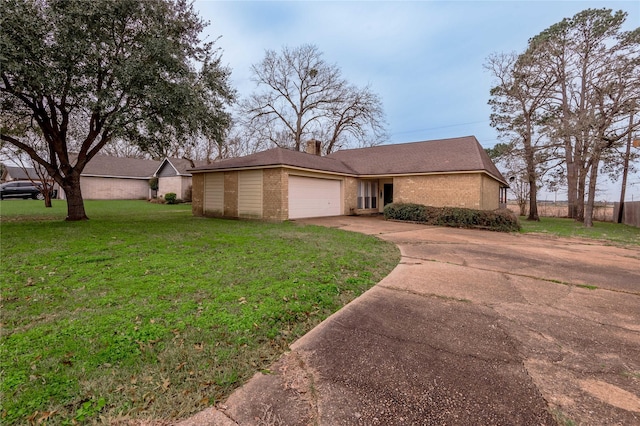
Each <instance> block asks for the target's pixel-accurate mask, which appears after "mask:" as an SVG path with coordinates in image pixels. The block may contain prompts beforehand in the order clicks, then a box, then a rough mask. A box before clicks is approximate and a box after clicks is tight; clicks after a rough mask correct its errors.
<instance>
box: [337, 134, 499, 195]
mask: <svg viewBox="0 0 640 426" xmlns="http://www.w3.org/2000/svg"><path fill="white" fill-rule="evenodd" d="M327 157H329V158H335V159H338V160H341V161H343V162H345V163H347V164H350V165H351V166H352V167H353V168H355V169H356V171H357V173H358V174H359V175H393V174H396V175H397V174H415V173H442V172H462V171H480V170H483V171H486V172H487V173H489V174H491V175H492V176H494V177H495V178H496V179H498V180H500V181H503V182H504V183H506V181H505V179H504V177H503V176H502V174H501V173H500V171H499V170H498V168H497V167H496V165H495V164H494V163H493V161H491V158H489V155H488V154H487V153H486V152H485V150H484V149H483V148H482V146H481V145H480V143H479V142H478V140H477V139H476V138H475V137H474V136H465V137H461V138H452V139H440V140H433V141H423V142H411V143H402V144H394V145H380V146H373V147H369V148H360V149H347V150H342V151H337V152H334V153H332V154H329V155H328V156H327Z"/></svg>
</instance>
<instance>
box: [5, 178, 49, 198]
mask: <svg viewBox="0 0 640 426" xmlns="http://www.w3.org/2000/svg"><path fill="white" fill-rule="evenodd" d="M55 192H56V191H53V193H52V194H51V195H52V198H55ZM5 198H33V199H34V200H44V194H43V193H42V185H41V184H38V183H36V184H34V183H33V182H29V181H28V180H19V181H14V182H6V183H3V184H2V185H0V200H3V199H5Z"/></svg>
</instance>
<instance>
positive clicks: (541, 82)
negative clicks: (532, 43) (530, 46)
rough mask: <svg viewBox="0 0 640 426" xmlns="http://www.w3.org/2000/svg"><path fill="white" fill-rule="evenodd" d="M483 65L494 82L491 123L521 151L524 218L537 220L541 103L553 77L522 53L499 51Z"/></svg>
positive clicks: (541, 151) (542, 147)
mask: <svg viewBox="0 0 640 426" xmlns="http://www.w3.org/2000/svg"><path fill="white" fill-rule="evenodd" d="M485 67H486V68H487V69H489V70H490V71H491V73H492V74H493V76H494V77H495V79H496V81H497V84H496V86H494V87H493V88H492V89H491V99H490V100H489V104H490V105H491V109H492V111H493V113H492V114H491V126H492V127H495V128H496V129H497V130H498V132H499V134H500V137H501V138H503V139H506V140H508V141H509V143H510V144H511V145H512V146H513V147H514V149H518V148H517V147H519V150H520V152H521V153H522V159H523V162H524V166H525V175H526V182H527V184H528V196H529V215H528V217H527V220H534V221H537V220H540V218H539V216H538V201H537V189H538V179H539V176H540V173H541V172H540V170H539V169H540V166H541V165H543V164H544V161H542V160H541V156H543V155H544V153H545V148H546V139H545V138H544V135H543V134H542V132H541V126H542V125H543V123H544V119H545V116H544V108H543V107H544V104H545V102H547V99H548V97H549V93H550V89H551V88H552V87H553V85H554V83H555V80H554V78H553V76H551V75H549V74H548V73H545V72H544V70H543V69H540V67H538V65H537V63H536V62H535V61H533V60H532V58H531V57H530V56H529V55H527V54H526V53H525V54H522V55H516V54H515V53H512V54H501V55H492V56H490V57H489V59H488V61H487V63H486V65H485Z"/></svg>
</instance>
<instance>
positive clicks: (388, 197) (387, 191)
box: [383, 183, 393, 206]
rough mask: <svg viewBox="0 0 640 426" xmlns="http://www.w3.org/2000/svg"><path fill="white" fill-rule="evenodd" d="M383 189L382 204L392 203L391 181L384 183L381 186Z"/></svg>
mask: <svg viewBox="0 0 640 426" xmlns="http://www.w3.org/2000/svg"><path fill="white" fill-rule="evenodd" d="M383 188H384V189H383V191H384V198H383V200H384V204H383V206H386V205H387V204H391V203H393V184H392V183H385V184H384V186H383Z"/></svg>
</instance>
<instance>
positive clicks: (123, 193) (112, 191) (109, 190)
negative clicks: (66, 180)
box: [80, 176, 151, 200]
mask: <svg viewBox="0 0 640 426" xmlns="http://www.w3.org/2000/svg"><path fill="white" fill-rule="evenodd" d="M80 189H81V191H82V196H83V198H84V199H85V200H144V199H147V198H149V197H150V196H151V189H150V188H149V180H148V179H121V178H108V177H92V176H81V177H80Z"/></svg>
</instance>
